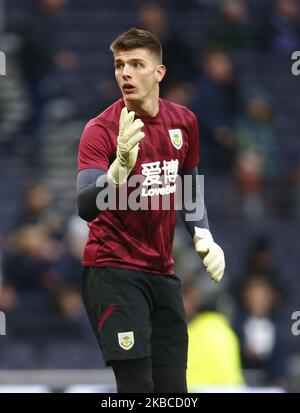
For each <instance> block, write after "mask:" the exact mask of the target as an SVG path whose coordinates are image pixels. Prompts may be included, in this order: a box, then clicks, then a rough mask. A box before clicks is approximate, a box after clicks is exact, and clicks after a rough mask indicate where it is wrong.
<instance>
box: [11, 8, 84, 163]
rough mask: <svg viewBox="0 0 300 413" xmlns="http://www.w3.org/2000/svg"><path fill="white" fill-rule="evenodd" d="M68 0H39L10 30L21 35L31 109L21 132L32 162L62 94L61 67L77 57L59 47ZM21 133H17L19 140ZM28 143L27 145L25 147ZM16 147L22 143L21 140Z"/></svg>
mask: <svg viewBox="0 0 300 413" xmlns="http://www.w3.org/2000/svg"><path fill="white" fill-rule="evenodd" d="M67 2H68V0H35V1H34V2H33V7H32V10H31V12H30V13H28V11H27V13H24V15H23V16H22V18H21V19H19V20H17V21H16V22H11V24H10V26H11V27H10V30H11V31H14V32H15V33H17V34H18V35H19V36H20V38H21V50H20V65H21V70H22V73H23V77H24V80H25V82H26V87H27V89H28V93H29V98H30V104H31V108H30V109H31V112H30V116H29V118H28V119H27V121H26V122H25V124H24V125H23V126H22V128H21V130H20V131H19V133H20V137H21V136H22V138H23V140H25V142H23V150H24V151H26V152H25V153H26V155H27V154H28V159H29V160H30V161H31V165H34V163H39V142H40V134H41V127H42V124H43V119H44V111H45V108H46V105H47V103H48V102H49V100H50V99H52V98H53V97H56V96H58V95H59V92H60V91H59V83H58V78H57V77H56V78H55V79H54V77H53V75H54V74H55V70H56V69H57V68H61V69H63V70H65V69H69V68H70V67H72V66H73V65H74V64H75V61H76V58H75V56H74V54H73V53H71V52H70V51H68V50H59V47H60V45H59V42H58V39H57V32H58V30H57V26H58V17H59V15H60V13H61V12H62V10H63V9H64V8H65V6H66V3H67ZM17 138H18V136H16V139H17ZM25 143H26V146H25ZM15 145H16V149H18V146H20V145H22V142H20V139H19V140H18V141H17V142H16V143H15Z"/></svg>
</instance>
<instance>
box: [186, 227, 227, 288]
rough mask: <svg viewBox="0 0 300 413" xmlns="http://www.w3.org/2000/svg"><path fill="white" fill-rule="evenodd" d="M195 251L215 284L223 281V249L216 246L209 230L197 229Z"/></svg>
mask: <svg viewBox="0 0 300 413" xmlns="http://www.w3.org/2000/svg"><path fill="white" fill-rule="evenodd" d="M194 243H195V249H196V252H197V253H198V255H199V257H200V258H201V259H202V261H203V264H204V265H205V267H206V271H207V272H208V274H209V275H210V277H211V279H212V280H213V281H215V282H219V281H221V278H222V277H223V274H224V269H225V258H224V252H223V250H222V248H221V247H220V246H219V245H218V244H216V243H215V242H214V240H213V237H212V235H211V233H210V232H209V230H208V229H206V228H199V227H195V235H194Z"/></svg>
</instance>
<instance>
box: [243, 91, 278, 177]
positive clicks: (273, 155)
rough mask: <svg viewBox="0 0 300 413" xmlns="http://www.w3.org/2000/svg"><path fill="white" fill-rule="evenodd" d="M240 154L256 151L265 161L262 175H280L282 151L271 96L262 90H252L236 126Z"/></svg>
mask: <svg viewBox="0 0 300 413" xmlns="http://www.w3.org/2000/svg"><path fill="white" fill-rule="evenodd" d="M236 140H237V152H238V154H240V153H242V152H244V151H255V152H258V153H259V154H260V155H261V159H262V161H263V166H262V168H263V171H262V175H263V178H264V179H265V180H271V179H274V178H276V177H277V176H278V175H279V168H280V152H279V147H278V142H277V139H276V135H275V130H274V126H273V108H272V105H271V100H270V97H269V96H268V95H267V94H266V93H265V92H264V91H262V90H252V91H251V92H250V93H249V94H248V96H247V97H246V99H245V111H244V113H243V115H242V116H241V117H240V118H239V119H238V122H237V126H236Z"/></svg>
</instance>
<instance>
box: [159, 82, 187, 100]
mask: <svg viewBox="0 0 300 413" xmlns="http://www.w3.org/2000/svg"><path fill="white" fill-rule="evenodd" d="M192 94H193V87H192V85H191V84H190V83H186V82H175V81H172V82H168V85H167V87H166V88H165V90H164V93H163V94H162V96H163V98H164V99H167V100H170V101H171V102H174V103H177V104H179V105H183V106H189V104H190V103H191V96H192Z"/></svg>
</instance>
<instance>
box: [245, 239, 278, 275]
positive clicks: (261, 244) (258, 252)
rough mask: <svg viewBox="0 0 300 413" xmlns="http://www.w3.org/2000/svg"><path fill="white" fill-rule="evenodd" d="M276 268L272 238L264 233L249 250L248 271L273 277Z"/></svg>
mask: <svg viewBox="0 0 300 413" xmlns="http://www.w3.org/2000/svg"><path fill="white" fill-rule="evenodd" d="M275 268H276V263H275V262H274V257H273V254H272V246H271V241H270V239H269V238H268V237H267V236H264V235H263V236H259V237H257V238H256V239H254V241H253V244H252V245H251V247H250V249H249V252H248V258H247V271H251V272H253V273H259V274H264V275H266V276H269V277H272V276H274V274H275Z"/></svg>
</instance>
